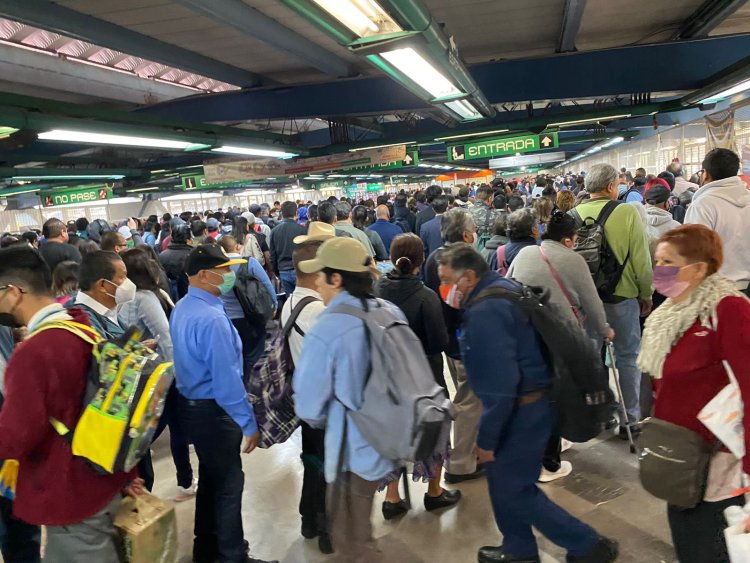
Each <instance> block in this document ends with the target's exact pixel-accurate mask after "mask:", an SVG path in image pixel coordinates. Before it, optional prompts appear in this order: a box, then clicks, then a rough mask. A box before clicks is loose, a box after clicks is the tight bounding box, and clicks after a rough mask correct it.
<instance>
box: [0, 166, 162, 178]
mask: <svg viewBox="0 0 750 563" xmlns="http://www.w3.org/2000/svg"><path fill="white" fill-rule="evenodd" d="M87 174H91V175H94V174H95V175H104V174H107V175H109V176H127V177H136V178H138V177H141V176H148V175H149V174H150V172H149V171H148V170H146V169H141V168H115V169H110V168H11V167H0V178H12V177H16V178H21V177H24V176H32V177H37V176H38V177H40V178H41V177H47V176H63V175H81V176H84V175H87ZM94 181H96V180H94Z"/></svg>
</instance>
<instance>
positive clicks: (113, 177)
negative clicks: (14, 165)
mask: <svg viewBox="0 0 750 563" xmlns="http://www.w3.org/2000/svg"><path fill="white" fill-rule="evenodd" d="M124 177H125V176H123V175H122V174H62V175H60V176H13V177H11V178H10V179H11V180H110V179H111V180H122V179H123V178H124Z"/></svg>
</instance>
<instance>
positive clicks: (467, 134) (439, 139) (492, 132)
mask: <svg viewBox="0 0 750 563" xmlns="http://www.w3.org/2000/svg"><path fill="white" fill-rule="evenodd" d="M446 105H447V104H446ZM508 131H510V129H494V130H493V131H482V132H480V133H464V134H463V135H450V136H449V137H435V140H436V141H450V140H453V139H464V138H466V137H484V136H485V135H495V134H497V133H507V132H508Z"/></svg>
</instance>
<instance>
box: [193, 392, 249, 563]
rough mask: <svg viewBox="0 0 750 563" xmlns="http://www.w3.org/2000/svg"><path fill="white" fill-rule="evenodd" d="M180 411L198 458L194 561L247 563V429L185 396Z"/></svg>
mask: <svg viewBox="0 0 750 563" xmlns="http://www.w3.org/2000/svg"><path fill="white" fill-rule="evenodd" d="M179 406H180V408H179V412H180V416H181V421H182V424H183V427H184V428H185V431H186V432H187V435H188V438H189V440H190V442H192V443H193V444H194V445H195V453H196V454H197V455H198V493H197V495H196V500H195V530H194V533H195V540H194V541H193V561H195V562H196V563H208V562H211V563H213V562H214V561H216V560H219V561H221V562H222V563H240V562H242V563H244V561H246V557H247V549H246V546H245V543H244V541H245V540H244V534H243V531H242V489H243V487H244V483H245V474H244V473H243V471H242V460H241V459H240V447H241V445H242V429H241V428H240V427H239V426H238V425H237V423H236V422H234V420H232V418H231V417H230V416H229V415H228V414H227V413H226V411H225V410H224V409H222V408H221V407H220V406H219V405H218V404H217V403H216V402H215V401H212V400H202V401H191V400H188V399H185V398H184V397H182V396H180V398H179Z"/></svg>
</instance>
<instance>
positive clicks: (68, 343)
mask: <svg viewBox="0 0 750 563" xmlns="http://www.w3.org/2000/svg"><path fill="white" fill-rule="evenodd" d="M738 171H739V158H738V156H737V155H736V154H735V153H733V152H732V151H729V150H726V149H715V150H712V151H710V152H709V153H708V154H707V155H706V158H705V161H704V163H703V169H702V170H701V171H700V173H699V174H698V175H697V178H696V180H697V182H696V183H693V182H692V181H691V182H689V181H687V180H685V178H684V176H685V173H684V171H683V169H682V166H681V165H680V164H679V162H676V161H675V162H673V163H672V164H671V165H670V166H669V167H668V169H667V170H665V171H663V172H661V173H659V174H658V175H653V174H652V175H649V174H647V171H646V170H644V169H642V168H639V169H637V170H636V171H635V172H634V173H632V174H631V172H629V171H627V170H624V169H622V170H617V169H615V168H614V167H612V166H610V165H606V164H597V165H594V166H592V167H591V168H590V169H589V170H588V171H587V172H586V173H585V174H583V173H582V174H580V175H573V174H562V175H558V176H554V175H540V176H538V177H529V178H524V179H520V180H503V179H500V178H498V179H496V180H495V181H493V182H492V183H491V184H481V185H478V186H476V185H470V186H460V187H458V188H454V189H453V190H451V189H443V188H441V187H439V186H434V185H433V186H429V187H428V188H426V189H425V190H420V191H416V192H413V193H407V192H405V191H401V192H398V193H393V194H384V195H379V196H377V198H376V199H375V200H372V199H367V200H364V201H359V202H355V201H352V200H351V199H348V198H345V197H342V198H336V197H330V198H328V199H327V200H321V201H319V202H317V203H314V202H311V201H308V202H301V201H297V202H294V201H285V202H275V203H274V204H273V205H265V204H264V205H254V206H250V207H249V208H248V209H239V208H231V209H228V210H226V211H224V210H218V211H205V212H201V213H193V212H185V213H182V214H180V215H179V216H174V217H173V216H171V215H169V214H164V215H163V216H162V217H161V218H159V217H156V216H150V217H147V218H126V219H124V220H123V221H121V222H120V223H119V224H116V225H111V224H109V223H108V222H106V221H103V220H101V219H97V220H94V221H91V222H89V221H88V220H87V219H85V218H80V219H78V220H77V221H74V222H70V223H67V224H66V223H65V222H63V221H61V220H59V219H50V220H48V221H47V222H46V223H44V225H43V227H42V229H41V232H39V233H37V232H34V231H28V232H25V233H22V234H19V235H11V234H5V235H3V236H2V237H0V247H2V248H0V324H1V325H2V326H1V327H0V372H1V373H2V378H0V392H1V393H2V398H3V404H2V409H1V410H0V459H3V460H18V461H19V475H18V482H17V487H16V491H15V498H14V499H13V500H11V499H10V498H1V499H0V521H1V524H2V525H0V548H1V549H2V554H3V557H4V559H5V561H6V563H17V562H19V563H20V562H22V561H23V562H31V561H40V553H41V543H42V542H41V535H40V526H45V527H46V545H45V550H44V561H49V562H54V563H57V562H60V563H63V562H65V563H70V562H79V561H80V562H93V561H96V562H101V563H110V562H112V563H114V562H116V561H118V552H117V548H116V545H115V542H114V541H113V538H114V537H115V536H116V533H115V530H114V524H113V515H114V513H115V512H116V510H117V507H118V505H119V503H120V501H121V498H122V496H123V495H124V494H125V495H128V494H129V495H138V494H140V493H141V492H142V491H143V490H144V489H147V490H150V489H151V488H152V486H153V483H154V471H153V465H152V462H151V459H150V454H148V453H147V454H146V455H145V456H144V457H143V458H142V459H141V460H140V462H139V463H138V466H137V468H135V469H133V470H132V471H130V472H128V473H122V472H121V473H113V474H109V475H101V474H97V473H96V472H95V471H94V470H93V469H92V468H91V467H90V466H89V465H87V464H86V463H85V462H84V461H83V460H82V459H81V458H79V457H77V456H74V455H73V454H72V453H71V448H70V445H69V444H68V443H67V442H66V441H65V440H63V439H62V438H61V436H60V435H59V434H58V433H57V432H56V431H55V429H54V428H53V426H52V425H51V424H50V423H49V422H48V421H49V420H51V419H56V420H59V421H62V422H63V423H64V424H66V425H67V426H68V427H69V428H74V427H75V425H76V422H77V420H78V417H79V416H80V413H81V409H82V406H83V405H82V398H83V395H84V388H85V385H86V377H87V372H88V369H89V364H90V359H91V354H92V349H91V345H90V344H87V343H86V342H84V341H83V340H81V339H79V338H77V337H76V336H75V335H73V334H71V333H69V332H66V331H63V330H55V329H52V330H43V331H42V330H40V326H42V325H43V324H44V323H48V322H50V321H51V320H60V319H65V320H73V321H76V322H77V323H81V324H84V325H87V326H90V327H93V328H94V329H95V330H96V332H97V333H99V334H100V335H101V336H102V337H104V338H107V339H112V338H117V337H118V336H121V335H123V334H124V333H125V332H126V331H127V330H128V328H129V327H131V326H136V327H138V328H139V329H140V331H141V333H142V335H143V336H142V338H143V344H144V345H146V346H148V347H149V348H151V349H153V350H154V351H155V352H156V353H158V355H159V357H160V358H162V359H163V360H164V361H169V362H174V371H175V380H174V384H173V385H172V386H171V387H170V389H169V391H168V392H167V394H166V400H165V408H164V413H163V415H162V417H161V419H160V421H159V427H158V429H157V432H156V434H155V438H158V437H159V435H160V434H161V432H162V431H163V430H164V429H165V428H166V427H168V428H169V436H170V447H171V453H172V458H173V461H174V466H175V473H176V485H177V487H178V495H177V497H176V498H175V500H176V501H185V500H188V499H191V498H193V497H195V498H196V504H195V528H194V542H193V560H194V561H196V562H198V563H209V562H214V561H221V562H228V563H235V562H260V561H261V560H260V559H257V558H254V557H253V556H251V555H250V554H249V550H248V543H247V541H246V540H245V539H244V531H243V520H242V493H243V489H244V486H245V479H244V474H243V470H242V460H241V453H250V452H252V451H253V450H254V449H255V448H256V447H257V446H258V443H259V440H260V432H259V424H258V421H257V420H256V413H255V412H254V408H253V406H252V404H251V403H250V401H249V399H248V392H247V389H248V385H249V384H250V382H251V380H252V378H253V377H256V371H255V367H256V365H257V364H258V362H259V360H260V359H261V358H262V357H263V356H264V352H266V349H267V341H268V337H269V336H271V337H272V336H274V331H275V330H278V328H279V327H282V326H286V325H287V324H290V325H291V330H290V331H289V335H288V346H289V350H290V354H291V359H292V361H293V365H294V366H295V367H294V374H293V379H292V381H291V382H290V387H291V389H293V392H294V403H295V410H296V414H297V416H298V417H299V419H300V424H301V427H302V428H301V434H302V451H301V459H302V464H303V473H304V477H303V484H302V493H301V498H300V504H299V512H300V517H301V520H300V530H301V534H302V535H303V536H304V537H305V538H308V539H313V538H317V541H318V546H319V549H320V551H322V552H323V553H326V554H331V553H335V554H336V556H337V557H338V558H339V560H341V561H345V562H365V563H369V562H377V561H382V560H383V559H382V553H381V551H380V549H379V547H378V545H377V542H375V540H374V538H373V534H372V524H371V512H372V505H373V502H374V497H375V494H376V492H377V491H378V490H385V491H386V493H385V500H384V501H383V504H382V516H383V517H384V518H385V519H388V520H390V519H394V518H399V517H401V516H402V515H403V514H405V513H406V512H407V511H409V510H410V509H411V508H412V507H411V505H410V504H409V503H407V502H406V501H405V500H404V499H403V498H402V497H401V494H400V491H399V479H400V478H401V477H402V476H403V475H405V472H406V471H409V472H411V473H412V478H413V479H414V480H415V481H417V480H419V481H423V482H426V483H427V484H428V488H427V492H426V494H425V495H424V499H423V503H424V508H425V509H426V510H428V511H435V510H444V509H448V508H450V507H452V506H455V505H456V504H457V503H459V502H461V497H462V495H461V491H460V490H459V489H457V488H455V485H457V484H460V483H462V482H465V481H469V480H474V479H480V478H483V477H486V478H487V483H488V490H489V497H490V500H491V503H492V508H493V511H494V516H495V520H496V522H497V526H498V529H499V531H500V532H501V534H502V539H503V541H502V545H500V546H494V545H489V546H485V547H481V548H480V549H479V551H478V556H477V557H478V560H479V561H480V563H491V562H506V563H509V562H517V563H534V562H539V561H540V556H539V551H538V547H537V543H536V539H535V536H534V533H533V529H534V528H535V529H536V530H538V531H539V532H540V533H542V534H543V535H545V536H546V537H547V538H549V539H550V540H551V541H552V542H554V543H555V544H557V545H559V546H561V547H563V548H564V549H565V550H566V551H567V560H568V561H570V562H581V563H606V562H609V561H615V560H616V559H617V557H618V544H617V541H616V540H615V539H614V538H607V537H604V536H602V535H601V534H600V533H598V532H597V531H596V530H595V529H594V528H592V527H591V526H589V525H588V524H585V523H583V522H582V521H580V520H578V519H577V518H575V517H574V516H573V515H571V514H570V513H568V512H567V511H566V510H565V509H563V508H562V507H561V506H558V505H557V504H555V503H554V502H552V501H551V500H550V499H549V498H548V497H547V496H546V495H545V493H544V492H543V491H542V489H540V488H539V487H538V486H537V484H538V483H539V482H543V483H544V482H550V481H553V480H556V479H561V478H564V477H566V476H567V475H569V474H570V473H571V472H572V471H573V466H572V464H571V463H570V462H569V461H566V460H562V459H561V454H562V452H563V451H564V450H565V449H567V448H568V447H570V443H569V442H568V441H567V440H565V436H563V435H561V432H560V431H559V429H558V425H557V423H556V420H557V414H556V406H555V403H554V401H553V400H552V395H553V393H552V390H553V388H554V384H555V378H556V376H555V369H554V366H553V363H552V361H551V359H550V357H549V353H548V351H547V350H546V349H545V343H544V341H543V339H542V337H541V336H540V334H539V332H538V331H537V329H536V328H535V326H534V324H533V323H532V321H531V320H530V318H529V317H528V316H527V315H525V314H524V312H523V310H522V309H521V308H520V307H519V306H518V305H517V304H515V303H514V302H512V301H510V300H507V299H500V298H492V297H491V296H492V295H494V293H493V291H494V292H496V291H497V290H504V291H506V292H517V291H519V288H521V286H522V285H525V286H533V287H538V288H543V289H544V290H545V292H546V295H547V297H546V298H547V299H548V300H549V302H550V303H553V304H555V306H556V307H557V310H559V311H561V313H560V315H561V316H564V317H565V318H566V322H569V323H572V324H574V325H576V326H578V327H580V328H581V330H582V331H584V332H585V334H586V335H588V338H589V340H590V344H591V347H592V348H596V349H597V351H598V350H601V349H602V348H604V347H606V346H605V344H606V343H608V342H609V343H612V344H613V345H614V350H615V352H616V356H615V359H614V366H612V367H614V368H616V373H617V374H618V375H617V377H618V378H619V384H620V386H621V393H622V396H621V399H622V403H623V408H622V409H620V412H621V413H622V414H620V415H619V416H617V415H615V416H613V419H612V421H611V428H612V429H614V431H615V433H617V434H618V435H619V437H620V438H622V439H629V437H631V436H636V437H637V436H638V435H639V434H641V432H644V437H645V436H646V433H647V432H648V428H649V426H648V424H642V421H643V420H644V418H647V417H649V416H653V417H655V418H657V419H660V420H663V421H666V422H668V423H670V424H672V425H676V426H679V427H681V428H683V429H687V430H690V431H692V432H694V433H696V434H698V435H699V436H701V437H702V438H703V440H704V441H705V443H706V444H708V445H709V446H711V447H712V448H713V449H712V461H711V463H710V468H709V469H708V470H707V473H706V475H705V494H703V495H702V496H701V498H700V499H697V501H696V502H695V504H694V506H691V507H677V506H674V505H671V504H670V505H668V509H667V510H668V520H669V526H670V529H671V533H672V538H673V543H674V546H675V550H676V552H677V556H678V558H679V560H680V561H681V562H683V563H686V562H688V563H690V562H695V563H703V562H706V561H716V562H718V561H726V560H728V559H727V552H726V546H725V544H724V539H723V528H724V527H725V526H724V523H723V520H722V513H723V510H724V509H725V508H727V507H729V506H733V505H741V504H744V497H743V496H742V495H738V494H737V489H739V488H740V487H741V484H742V476H743V473H750V458H748V457H747V456H745V457H744V458H742V459H739V458H737V457H736V456H734V455H732V454H731V453H729V452H728V451H726V449H725V448H722V447H721V443H720V442H718V439H717V438H716V436H714V435H713V434H712V433H711V431H709V430H708V429H707V428H706V427H705V426H704V425H702V423H701V422H700V421H699V419H698V415H699V413H700V411H701V410H702V409H703V407H704V406H705V405H706V404H707V403H708V402H709V401H710V400H711V399H712V398H713V397H714V396H715V395H716V394H717V393H718V392H720V391H721V390H722V389H723V388H724V387H725V386H726V385H727V384H730V382H735V383H736V384H738V385H739V389H740V392H741V395H742V396H743V397H744V398H745V403H747V401H750V372H749V371H748V367H747V366H748V365H749V363H748V362H747V361H745V360H746V358H745V355H744V354H745V351H747V350H748V349H750V346H749V345H750V302H748V299H747V296H748V295H750V288H749V287H748V285H749V283H750V249H748V246H747V245H746V244H745V241H744V237H743V233H744V228H743V227H744V226H745V225H746V224H747V223H748V220H750V192H748V188H747V186H746V185H745V184H744V182H743V181H742V180H741V179H740V178H739V177H738V176H737V174H738ZM591 233H598V235H597V236H598V239H596V241H598V242H597V244H598V246H597V247H596V248H595V250H594V254H593V255H592V253H591V247H590V246H587V245H585V244H582V241H583V240H584V238H585V239H586V240H587V241H589V240H594V239H593V238H591V237H589V235H590V234H591ZM594 263H595V264H597V266H596V268H598V269H592V264H594ZM253 282H255V285H253ZM247 287H252V288H253V292H252V293H251V294H250V293H247V292H246V291H245V288H247ZM488 296H489V297H488ZM248 300H249V302H250V304H251V305H252V306H253V307H255V309H256V310H258V311H259V310H260V309H261V301H262V303H263V304H265V305H264V306H265V308H266V309H267V310H268V311H269V314H268V315H265V316H264V315H262V314H249V313H248V305H247V303H248ZM253 300H255V302H253ZM375 309H377V310H379V314H385V315H387V316H390V318H392V319H393V320H394V322H397V323H405V324H407V325H408V327H409V328H410V329H411V331H413V334H414V335H415V336H416V338H417V340H418V342H420V343H421V349H419V350H413V351H412V352H413V353H414V354H417V355H418V356H419V357H420V358H423V360H424V365H425V366H427V367H428V373H427V374H426V377H428V378H429V380H430V382H431V383H434V384H436V385H437V386H439V387H440V388H442V389H445V392H446V393H447V389H448V385H447V383H446V374H445V370H444V367H445V366H447V368H448V374H447V375H449V376H450V379H451V380H452V386H451V387H452V390H453V393H452V397H451V399H452V404H453V416H454V421H453V437H452V440H451V441H450V444H446V445H445V447H444V448H441V449H439V450H437V451H434V452H432V453H431V455H429V456H427V457H424V458H423V459H418V460H410V461H414V463H413V465H412V464H409V466H408V467H407V465H406V464H405V463H404V461H405V460H402V459H393V458H392V457H389V456H388V455H386V454H384V453H383V448H381V447H378V444H373V443H372V440H368V437H366V433H365V432H362V431H361V430H360V428H358V426H357V425H356V424H355V423H353V421H352V420H351V416H350V415H351V413H352V412H356V411H358V410H359V409H361V408H362V407H363V401H365V400H366V399H365V396H366V394H365V392H364V389H365V387H366V385H367V382H368V379H369V377H370V374H371V372H372V369H373V365H372V362H373V357H374V356H373V354H374V352H373V342H372V340H373V336H372V335H371V334H370V333H369V332H368V329H367V328H366V326H365V324H363V322H362V320H361V319H360V317H362V316H364V317H366V316H367V315H368V314H374V313H373V311H374V310H375ZM381 309H383V310H382V311H381ZM351 311H355V312H356V314H353V313H352V312H351ZM271 319H276V320H271ZM420 361H421V360H420ZM602 361H604V360H602ZM730 372H731V376H730ZM421 375H425V374H421ZM612 412H613V413H615V412H616V411H615V410H614V409H613V410H612ZM743 424H744V427H745V431H746V432H745V436H746V441H747V444H748V446H750V422H749V421H748V419H747V417H745V418H744V420H743ZM190 444H192V445H193V446H194V448H195V453H196V454H197V458H198V467H197V468H196V467H193V465H192V463H191V459H190V450H189V446H190ZM665 479H666V480H669V479H670V476H669V475H666V476H665ZM443 484H445V485H446V487H443Z"/></svg>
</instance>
